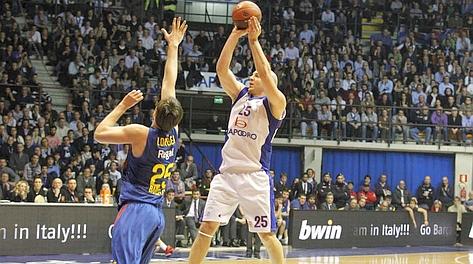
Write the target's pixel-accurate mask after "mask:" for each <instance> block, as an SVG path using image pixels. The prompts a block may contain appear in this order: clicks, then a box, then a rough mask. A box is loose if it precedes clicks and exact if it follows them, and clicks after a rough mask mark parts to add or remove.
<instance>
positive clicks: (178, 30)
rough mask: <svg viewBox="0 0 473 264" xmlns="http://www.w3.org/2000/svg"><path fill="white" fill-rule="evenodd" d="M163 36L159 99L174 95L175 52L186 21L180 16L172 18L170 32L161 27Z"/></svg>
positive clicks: (176, 66)
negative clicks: (164, 42)
mask: <svg viewBox="0 0 473 264" xmlns="http://www.w3.org/2000/svg"><path fill="white" fill-rule="evenodd" d="M161 31H162V32H163V34H164V38H165V39H166V41H167V43H168V48H167V59H166V66H165V68H164V78H163V84H162V88H161V100H163V99H166V98H169V97H174V98H175V97H176V79H177V71H178V65H177V63H178V58H177V52H178V49H179V44H180V43H181V41H182V39H183V38H184V35H185V34H186V31H187V24H186V21H185V20H184V21H181V18H180V17H178V18H174V19H173V21H172V28H171V33H168V32H167V31H166V29H164V28H163V29H161Z"/></svg>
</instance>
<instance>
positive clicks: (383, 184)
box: [374, 174, 391, 203]
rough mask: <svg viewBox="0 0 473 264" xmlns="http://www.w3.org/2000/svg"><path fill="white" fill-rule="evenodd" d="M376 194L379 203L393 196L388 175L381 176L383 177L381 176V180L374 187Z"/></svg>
mask: <svg viewBox="0 0 473 264" xmlns="http://www.w3.org/2000/svg"><path fill="white" fill-rule="evenodd" d="M374 193H375V194H376V198H377V199H378V200H377V202H378V203H379V202H380V201H381V200H382V198H383V197H386V196H387V195H391V187H390V186H389V184H388V176H387V175H386V174H381V176H379V180H378V182H377V183H376V184H375V186H374Z"/></svg>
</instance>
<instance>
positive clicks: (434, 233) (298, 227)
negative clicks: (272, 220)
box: [289, 210, 456, 249]
mask: <svg viewBox="0 0 473 264" xmlns="http://www.w3.org/2000/svg"><path fill="white" fill-rule="evenodd" d="M291 214H292V218H291V220H290V223H291V227H290V230H289V232H290V235H289V238H290V243H292V247H294V248H314V249H315V248H351V247H379V246H383V247H390V246H407V245H410V246H420V245H422V246H437V245H454V244H455V241H456V214H455V213H435V214H434V213H429V224H428V225H424V224H423V220H422V216H421V215H420V214H417V215H416V221H417V228H415V227H414V225H413V223H412V221H411V220H410V219H409V216H408V213H407V212H376V211H297V210H295V211H291Z"/></svg>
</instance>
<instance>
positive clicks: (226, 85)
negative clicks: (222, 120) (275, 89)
mask: <svg viewBox="0 0 473 264" xmlns="http://www.w3.org/2000/svg"><path fill="white" fill-rule="evenodd" d="M246 34H247V31H246V30H241V29H237V28H236V27H234V28H233V30H232V33H231V34H230V36H229V37H228V39H227V42H225V46H223V49H222V52H221V53H220V57H219V58H218V61H217V75H218V79H219V80H220V83H221V84H222V87H223V90H224V91H225V93H227V95H228V96H230V98H231V99H232V102H234V101H235V100H236V98H237V97H238V94H239V93H240V91H241V89H242V88H243V87H244V85H243V84H242V83H240V82H238V81H237V79H236V78H235V75H234V74H233V72H232V71H231V70H230V63H231V61H232V58H233V51H234V50H235V48H236V46H237V44H238V40H239V39H240V38H241V37H243V36H244V35H246Z"/></svg>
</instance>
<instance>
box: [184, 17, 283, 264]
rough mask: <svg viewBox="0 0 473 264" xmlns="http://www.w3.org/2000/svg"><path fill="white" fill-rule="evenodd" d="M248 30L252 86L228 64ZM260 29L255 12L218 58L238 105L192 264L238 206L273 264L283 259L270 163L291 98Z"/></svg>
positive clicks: (235, 31)
mask: <svg viewBox="0 0 473 264" xmlns="http://www.w3.org/2000/svg"><path fill="white" fill-rule="evenodd" d="M247 34H248V41H249V46H250V49H251V53H252V55H253V60H254V62H255V66H256V72H254V73H253V75H252V76H251V77H250V82H249V87H245V85H243V84H242V83H240V82H238V81H237V80H236V78H235V76H234V75H233V73H232V71H231V70H230V69H229V67H230V62H231V60H232V56H233V52H234V49H235V47H236V46H237V44H238V41H239V39H240V38H241V37H243V36H245V35H247ZM260 34H261V25H260V22H259V21H258V19H257V18H256V17H251V19H250V20H249V21H248V29H246V30H240V29H237V28H236V27H235V28H234V29H233V31H232V33H231V34H230V36H229V38H228V39H227V42H226V43H225V46H224V48H223V50H222V53H221V55H220V58H219V60H218V62H217V74H218V77H219V79H220V82H221V84H222V86H223V89H224V90H225V92H226V93H227V94H228V96H230V98H231V99H232V102H233V107H232V109H231V113H230V119H229V124H228V132H227V138H226V141H225V145H224V146H223V149H222V158H223V162H222V165H221V166H220V174H218V175H217V176H215V178H214V179H213V181H212V184H211V186H210V192H209V196H208V199H207V203H206V205H205V211H204V216H203V219H202V224H201V226H200V230H199V235H198V236H197V238H196V240H195V242H194V244H193V245H192V249H191V252H190V256H189V262H190V263H191V264H200V263H202V261H203V260H204V258H205V256H206V255H207V251H208V249H209V246H210V243H211V240H212V237H213V235H214V234H215V232H216V231H217V229H218V227H219V225H220V224H225V223H227V222H228V220H229V219H230V217H231V216H232V214H233V212H234V211H235V209H236V208H237V206H238V205H240V207H241V210H242V212H243V214H244V215H245V217H246V218H247V220H248V227H249V230H250V231H251V232H256V233H258V235H259V236H260V238H261V241H262V242H263V243H264V246H265V247H266V249H267V250H268V253H269V256H270V258H271V260H272V263H278V264H279V263H284V254H283V249H282V246H281V243H280V242H279V240H278V239H277V238H276V236H275V234H274V233H273V232H275V231H276V217H275V213H274V194H273V191H272V190H273V182H272V180H271V177H270V176H269V165H270V160H271V151H272V146H271V142H272V140H273V138H274V135H275V134H276V131H277V129H278V128H279V127H280V125H281V121H282V119H283V118H284V115H285V109H286V98H285V97H284V95H283V93H281V92H280V91H279V90H278V88H277V77H276V74H274V72H272V71H271V67H270V64H269V62H268V60H267V59H266V57H265V55H264V52H263V49H262V47H261V45H260V43H259V41H258V37H259V35H260Z"/></svg>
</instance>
